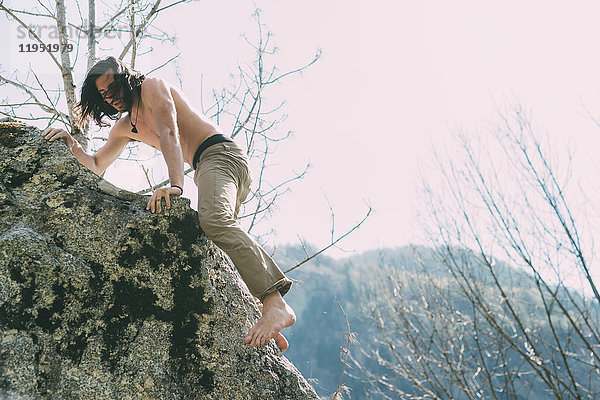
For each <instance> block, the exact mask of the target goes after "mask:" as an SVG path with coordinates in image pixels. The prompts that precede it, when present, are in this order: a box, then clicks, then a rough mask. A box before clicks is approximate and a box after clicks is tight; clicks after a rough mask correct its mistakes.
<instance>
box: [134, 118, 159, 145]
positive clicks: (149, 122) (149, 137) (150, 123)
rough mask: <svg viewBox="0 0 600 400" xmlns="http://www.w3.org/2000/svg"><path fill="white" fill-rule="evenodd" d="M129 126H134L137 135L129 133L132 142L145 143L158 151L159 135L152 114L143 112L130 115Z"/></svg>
mask: <svg viewBox="0 0 600 400" xmlns="http://www.w3.org/2000/svg"><path fill="white" fill-rule="evenodd" d="M130 124H131V126H132V130H133V127H134V126H135V128H136V130H137V133H134V132H131V133H130V137H131V138H132V139H134V140H138V141H140V142H143V143H146V144H147V145H149V146H152V147H154V148H155V149H157V150H160V135H159V133H158V129H156V122H155V121H154V117H153V116H152V113H150V112H145V113H139V114H135V113H134V114H133V115H131V121H130Z"/></svg>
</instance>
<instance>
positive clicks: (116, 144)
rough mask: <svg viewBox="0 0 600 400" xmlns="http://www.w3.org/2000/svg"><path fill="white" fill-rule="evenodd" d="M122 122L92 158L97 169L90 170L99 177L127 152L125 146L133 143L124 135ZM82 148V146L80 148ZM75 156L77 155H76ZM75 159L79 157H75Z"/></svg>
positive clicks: (115, 127) (113, 128) (111, 131)
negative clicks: (124, 151)
mask: <svg viewBox="0 0 600 400" xmlns="http://www.w3.org/2000/svg"><path fill="white" fill-rule="evenodd" d="M121 121H123V120H120V121H117V123H116V124H115V125H114V126H113V127H112V129H111V130H110V132H109V134H108V140H107V141H106V143H105V144H104V146H102V147H101V148H100V150H98V151H97V152H96V153H95V154H94V155H93V156H92V157H93V159H94V166H95V169H92V168H90V169H91V170H92V171H94V172H95V173H96V174H97V175H98V176H102V174H103V173H104V171H106V168H108V167H109V166H110V165H111V164H112V163H113V162H115V160H116V159H117V158H119V156H120V155H121V153H123V150H125V146H127V143H129V142H130V141H131V139H130V138H129V137H128V136H126V135H124V134H123V126H124V124H123V123H121ZM80 147H81V146H80ZM74 155H75V154H74ZM75 157H77V156H76V155H75ZM88 168H89V167H88Z"/></svg>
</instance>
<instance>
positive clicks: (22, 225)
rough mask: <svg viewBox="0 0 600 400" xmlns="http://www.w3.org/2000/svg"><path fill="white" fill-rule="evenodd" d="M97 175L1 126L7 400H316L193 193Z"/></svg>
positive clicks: (1, 325) (21, 130) (0, 282)
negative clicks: (153, 197)
mask: <svg viewBox="0 0 600 400" xmlns="http://www.w3.org/2000/svg"><path fill="white" fill-rule="evenodd" d="M146 202H147V197H146V196H141V195H138V194H135V193H131V192H128V191H125V190H121V189H119V188H117V187H115V186H113V185H111V184H110V183H108V182H106V181H104V180H103V179H102V178H100V177H98V176H96V175H95V174H93V173H92V172H91V171H89V170H88V169H87V168H86V167H85V166H83V165H81V164H79V162H78V161H77V160H76V159H75V158H74V157H73V156H72V155H71V154H70V153H69V152H68V150H67V149H66V146H65V145H64V144H63V143H62V142H61V141H56V142H48V141H47V140H46V139H44V138H43V137H42V136H41V132H40V131H39V130H38V129H36V128H34V127H30V126H27V125H24V124H19V123H16V122H14V121H10V120H3V121H0V398H9V399H10V398H14V399H80V398H86V399H161V400H164V399H219V400H221V399H251V400H254V399H316V398H318V397H317V395H316V394H315V392H314V390H313V389H312V387H310V385H309V384H308V383H307V382H306V380H305V379H304V378H303V377H302V376H301V375H300V373H299V372H298V371H297V370H296V368H295V367H294V366H293V365H292V364H291V363H290V362H289V361H288V360H287V359H286V358H285V357H283V356H282V355H281V354H280V352H279V350H278V349H277V347H276V346H275V345H274V343H271V344H269V345H267V346H264V347H262V348H250V347H248V346H247V345H245V344H244V343H243V342H242V338H243V337H244V335H245V334H246V332H247V330H248V329H249V327H250V326H251V325H252V324H253V323H254V322H255V321H256V320H257V318H258V317H259V312H258V309H257V308H256V303H255V302H254V300H253V299H252V296H251V295H250V293H249V292H248V290H247V289H246V287H245V286H244V285H243V283H242V282H241V281H240V280H239V278H238V277H237V275H236V273H235V272H234V270H233V267H232V266H231V265H230V264H229V262H228V261H227V259H226V257H225V256H224V254H223V253H222V252H221V251H220V250H219V249H218V248H216V247H215V246H214V244H212V242H210V241H209V240H207V239H206V237H205V236H204V234H203V232H202V230H201V228H200V226H199V224H198V218H197V214H196V212H195V211H194V210H192V209H191V208H190V207H189V200H187V199H185V198H174V199H172V200H171V209H170V210H165V207H164V206H163V212H161V213H157V214H152V213H150V212H149V211H147V210H146V209H145V206H146Z"/></svg>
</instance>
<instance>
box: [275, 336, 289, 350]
mask: <svg viewBox="0 0 600 400" xmlns="http://www.w3.org/2000/svg"><path fill="white" fill-rule="evenodd" d="M274 339H275V343H277V347H279V350H280V351H281V352H282V353H283V352H284V351H286V350H287V348H288V347H290V344H289V343H288V341H287V339H286V338H285V336H283V335H282V334H281V333H278V334H277V335H275V338H274Z"/></svg>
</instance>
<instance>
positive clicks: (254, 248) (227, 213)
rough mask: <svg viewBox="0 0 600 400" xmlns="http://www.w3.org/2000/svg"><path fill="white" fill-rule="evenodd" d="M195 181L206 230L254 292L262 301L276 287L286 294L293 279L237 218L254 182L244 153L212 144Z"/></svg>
mask: <svg viewBox="0 0 600 400" xmlns="http://www.w3.org/2000/svg"><path fill="white" fill-rule="evenodd" d="M194 182H195V183H196V186H197V187H198V218H199V219H200V226H201V227H202V230H203V231H204V233H205V234H206V236H207V237H208V238H209V239H210V240H212V241H213V242H214V243H215V244H216V245H217V246H218V247H219V248H220V249H221V250H223V251H224V252H225V253H227V255H228V256H229V258H231V260H232V261H233V264H234V265H235V267H236V268H237V270H238V271H239V273H240V275H241V276H242V279H243V280H244V282H245V283H246V286H248V289H250V293H252V295H254V296H255V297H257V298H258V299H259V300H260V301H261V302H262V301H263V300H264V298H265V297H266V296H268V295H269V294H271V293H274V292H275V291H276V290H279V292H280V293H281V295H282V296H283V295H284V294H286V293H287V292H288V291H289V290H290V287H291V285H292V281H291V280H290V279H288V278H286V277H285V275H284V274H283V272H282V271H281V270H280V269H279V267H278V266H277V264H276V263H275V261H273V259H272V258H271V256H269V254H268V253H267V252H266V251H265V250H264V249H263V248H262V247H261V246H260V245H259V244H258V243H257V242H256V241H255V240H254V239H252V238H251V237H250V236H249V235H248V234H247V233H246V232H245V231H244V230H243V229H242V228H241V226H240V225H239V223H238V222H237V220H236V219H237V217H238V213H239V211H240V206H241V205H242V202H243V201H244V200H245V199H246V197H247V196H248V193H250V183H251V182H252V179H251V177H250V171H249V169H248V159H247V157H246V155H245V154H244V152H243V151H242V150H241V149H240V148H239V147H238V146H237V144H235V143H232V142H223V143H217V144H213V145H212V146H209V147H208V148H206V149H205V150H204V151H203V152H202V154H201V155H200V159H199V161H198V164H197V168H196V171H195V173H194Z"/></svg>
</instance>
